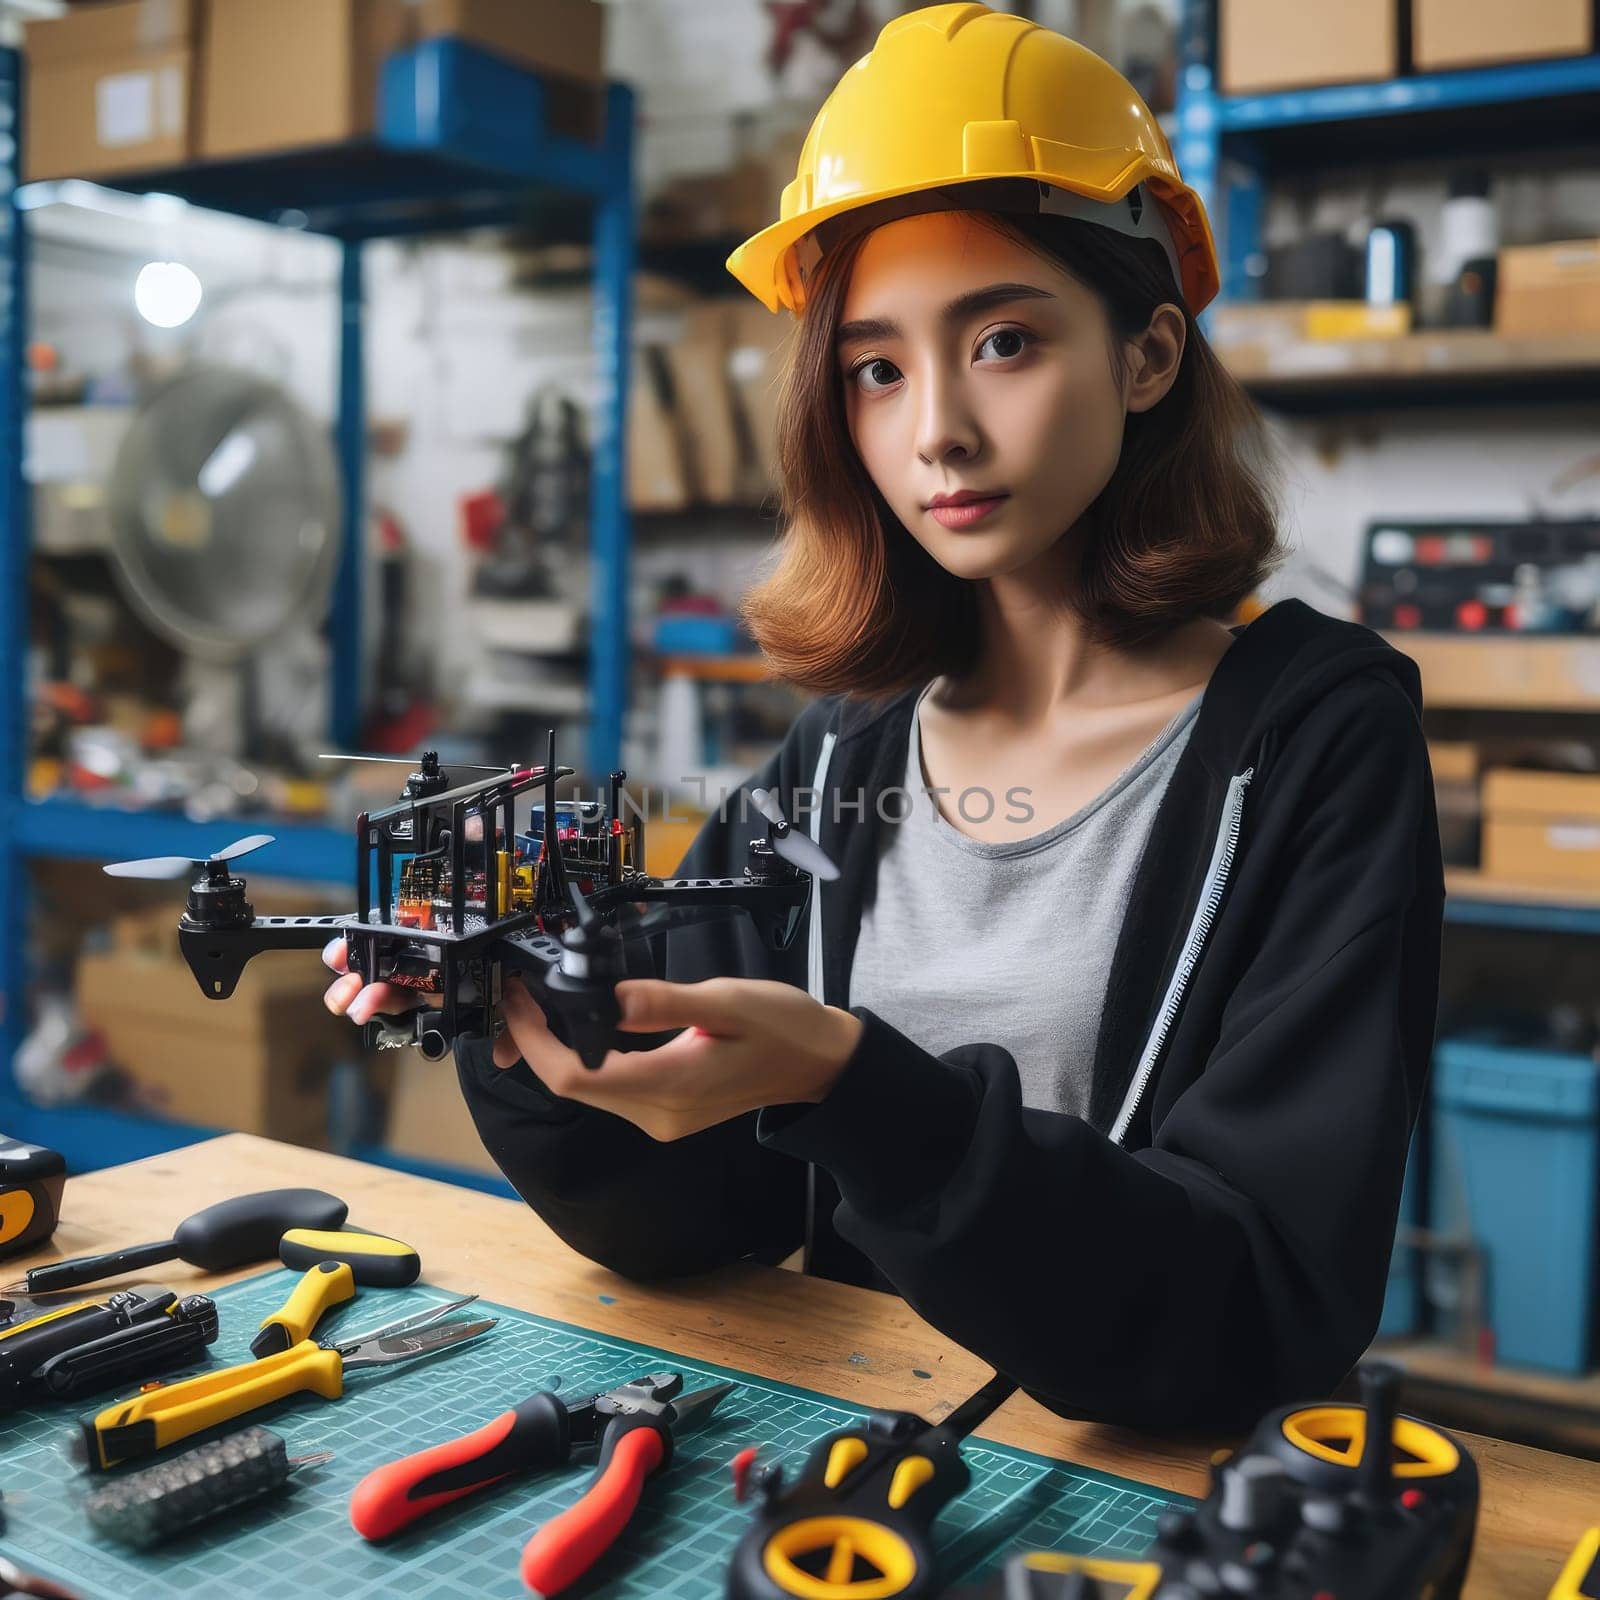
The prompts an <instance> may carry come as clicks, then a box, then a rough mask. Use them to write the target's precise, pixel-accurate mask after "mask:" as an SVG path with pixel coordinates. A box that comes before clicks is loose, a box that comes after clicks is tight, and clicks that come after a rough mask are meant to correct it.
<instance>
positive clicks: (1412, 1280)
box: [1378, 1136, 1422, 1339]
mask: <svg viewBox="0 0 1600 1600" xmlns="http://www.w3.org/2000/svg"><path fill="white" fill-rule="evenodd" d="M1421 1208H1422V1185H1421V1180H1420V1179H1419V1178H1418V1176H1417V1139H1416V1137H1415V1136H1413V1137H1412V1140H1411V1149H1410V1151H1409V1153H1408V1154H1407V1156H1406V1181H1405V1187H1404V1188H1403V1189H1401V1191H1400V1217H1399V1222H1398V1226H1400V1227H1402V1228H1405V1227H1415V1226H1416V1225H1417V1224H1419V1223H1420V1222H1421V1221H1422V1214H1421ZM1421 1306H1422V1270H1421V1265H1420V1263H1419V1262H1418V1260H1417V1252H1416V1250H1415V1249H1414V1248H1413V1247H1412V1246H1411V1245H1408V1244H1398V1243H1397V1244H1396V1245H1395V1247H1394V1254H1393V1255H1391V1256H1390V1257H1389V1282H1388V1286H1387V1287H1386V1288H1385V1290H1384V1294H1383V1315H1382V1316H1381V1317H1380V1318H1379V1319H1378V1337H1379V1338H1380V1339H1403V1338H1405V1337H1406V1336H1407V1335H1409V1334H1413V1333H1415V1332H1416V1331H1417V1328H1418V1326H1419V1324H1420V1321H1421V1314H1420V1313H1421Z"/></svg>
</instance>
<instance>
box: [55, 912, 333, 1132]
mask: <svg viewBox="0 0 1600 1600" xmlns="http://www.w3.org/2000/svg"><path fill="white" fill-rule="evenodd" d="M257 909H258V910H260V909H261V907H260V905H259V904H258V906H257ZM175 921H176V918H175V917H174V914H173V912H172V909H171V907H166V906H163V907H161V908H159V909H158V910H156V911H145V912H139V913H134V914H130V915H128V916H124V917H120V918H118V919H117V921H116V922H115V924H114V925H113V926H114V942H113V944H112V947H111V948H110V949H108V950H103V951H86V952H85V953H84V954H83V955H81V956H80V957H79V960H78V966H77V1000H78V1007H79V1009H80V1011H81V1012H82V1013H83V1016H84V1019H85V1021H87V1022H88V1023H89V1024H90V1025H91V1026H92V1027H94V1028H97V1029H98V1030H99V1031H100V1033H101V1034H102V1035H103V1036H104V1038H105V1040H106V1044H107V1047H108V1049H109V1051H110V1054H111V1058H112V1059H113V1060H114V1061H115V1062H116V1063H117V1064H118V1065H119V1066H121V1067H122V1068H124V1070H125V1071H126V1072H127V1073H128V1074H129V1076H130V1077H131V1078H132V1079H133V1080H134V1083H135V1085H136V1086H137V1089H138V1091H139V1094H140V1097H141V1098H142V1099H143V1100H145V1101H146V1102H147V1103H148V1104H149V1106H150V1107H151V1109H152V1110H154V1111H157V1112H159V1113H160V1114H161V1115H163V1116H167V1117H171V1118H172V1119H173V1120H175V1121H178V1122H188V1123H193V1124H195V1125H197V1126H200V1127H207V1128H225V1129H236V1130H238V1131H240V1132H243V1133H259V1134H265V1135H267V1136H268V1137H269V1138H273V1139H285V1140H288V1141H289V1142H290V1143H292V1144H304V1145H314V1146H318V1147H325V1146H326V1144H327V1084H328V1077H329V1073H330V1071H331V1069H332V1066H333V1064H334V1063H335V1062H336V1061H339V1060H341V1059H349V1058H351V1057H352V1056H356V1057H359V1056H360V1054H361V1041H360V1036H359V1034H358V1033H357V1032H356V1030H355V1029H354V1027H353V1025H352V1024H351V1023H349V1022H346V1021H344V1020H343V1019H342V1018H339V1017H335V1016H333V1015H331V1014H330V1013H329V1011H328V1010H327V1008H326V1007H325V1006H324V1005H323V1003H322V992H323V990H324V988H325V987H326V983H325V980H326V978H327V973H326V971H325V970H324V969H323V968H322V967H321V966H320V965H319V964H318V962H317V961H316V960H315V957H314V954H313V955H311V956H308V955H307V954H305V953H299V954H295V953H284V954H273V953H268V954H266V955H262V956H258V957H257V958H256V959H255V960H253V961H252V962H251V963H250V965H249V966H248V967H247V968H246V969H245V972H244V975H243V976H242V977H241V978H240V980H239V987H238V988H237V989H236V990H235V991H234V994H233V995H232V997H231V998H229V999H227V1000H221V1001H219V1000H208V999H206V997H205V996H204V995H203V994H201V992H200V989H199V987H198V985H197V984H196V983H195V980H194V976H193V974H192V973H191V972H190V971H189V968H188V965H187V964H186V963H185V962H184V960H183V958H182V957H181V956H180V955H179V954H178V950H177V941H176V938H175V937H174V933H173V928H174V923H175Z"/></svg>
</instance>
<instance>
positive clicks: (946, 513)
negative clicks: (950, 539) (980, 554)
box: [928, 494, 1011, 528]
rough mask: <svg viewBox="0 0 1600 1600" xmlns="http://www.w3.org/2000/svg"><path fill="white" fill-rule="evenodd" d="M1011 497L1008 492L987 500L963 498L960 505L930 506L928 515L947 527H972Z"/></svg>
mask: <svg viewBox="0 0 1600 1600" xmlns="http://www.w3.org/2000/svg"><path fill="white" fill-rule="evenodd" d="M1010 498H1011V496H1010V495H1007V494H997V495H992V496H991V497H990V498H989V499H987V500H963V501H962V502H961V504H960V505H950V506H930V507H929V508H928V515H929V516H931V517H933V518H934V519H935V520H937V521H939V522H941V523H943V524H944V526H945V527H947V528H970V527H972V525H973V524H974V523H977V522H982V521H983V519H984V518H985V517H986V516H988V515H989V513H990V512H991V511H993V510H994V509H995V507H996V506H1001V505H1004V504H1005V503H1006V501H1007V500H1009V499H1010Z"/></svg>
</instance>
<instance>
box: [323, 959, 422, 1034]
mask: <svg viewBox="0 0 1600 1600" xmlns="http://www.w3.org/2000/svg"><path fill="white" fill-rule="evenodd" d="M322 960H323V962H324V964H325V965H327V966H329V967H332V968H333V970H334V971H335V972H337V973H339V974H341V976H339V977H337V978H335V979H334V980H333V982H332V983H330V984H329V985H328V990H327V993H326V994H324V995H323V997H322V1003H323V1004H324V1005H325V1006H326V1007H327V1008H328V1009H329V1010H330V1011H331V1012H332V1013H333V1014H334V1016H336V1017H349V1019H350V1020H351V1021H352V1022H353V1023H355V1024H356V1025H357V1026H358V1027H359V1026H361V1025H363V1024H365V1023H368V1022H371V1021H372V1019H373V1017H375V1016H376V1015H377V1014H378V1013H379V1012H380V1011H383V1012H387V1013H389V1014H391V1015H392V1014H394V1013H397V1012H401V1011H414V1010H416V1008H417V1007H418V1006H420V1005H425V1004H427V1003H428V1001H430V1000H431V999H435V998H437V997H436V996H432V995H427V994H423V993H420V992H419V991H417V990H416V989H403V988H401V987H400V986H399V985H398V984H394V983H368V982H367V981H366V980H365V979H364V978H363V977H362V976H361V974H360V973H359V972H352V971H351V970H350V948H349V946H348V944H347V943H346V942H345V941H344V940H343V939H335V940H334V941H333V942H332V943H331V944H329V945H328V946H327V948H326V949H324V950H323V952H322Z"/></svg>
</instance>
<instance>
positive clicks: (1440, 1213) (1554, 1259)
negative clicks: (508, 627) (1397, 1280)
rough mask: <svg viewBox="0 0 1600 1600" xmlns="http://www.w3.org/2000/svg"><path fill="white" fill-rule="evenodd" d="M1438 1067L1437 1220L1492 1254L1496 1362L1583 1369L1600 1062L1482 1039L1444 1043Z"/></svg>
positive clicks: (1589, 1318) (1589, 1311)
mask: <svg viewBox="0 0 1600 1600" xmlns="http://www.w3.org/2000/svg"><path fill="white" fill-rule="evenodd" d="M1434 1063H1435V1068H1434V1089H1433V1100H1434V1120H1433V1161H1432V1168H1431V1182H1430V1193H1429V1199H1430V1206H1429V1214H1430V1218H1431V1225H1432V1227H1433V1228H1434V1229H1436V1230H1438V1231H1439V1232H1442V1233H1445V1234H1469V1235H1470V1236H1471V1237H1473V1238H1475V1239H1476V1240H1477V1241H1478V1242H1479V1243H1480V1244H1481V1245H1482V1247H1483V1250H1484V1253H1485V1257H1486V1277H1487V1282H1486V1285H1485V1295H1484V1302H1485V1309H1486V1314H1487V1317H1488V1321H1489V1326H1490V1327H1491V1329H1492V1330H1493V1332H1494V1337H1495V1353H1496V1359H1497V1360H1499V1361H1501V1362H1504V1363H1506V1364H1507V1365H1511V1366H1529V1367H1542V1368H1545V1369H1547V1370H1549V1371H1553V1372H1566V1373H1579V1372H1586V1371H1587V1370H1588V1369H1589V1364H1590V1354H1591V1351H1592V1348H1593V1331H1594V1277H1595V1252H1596V1236H1595V1209H1596V1207H1595V1199H1596V1190H1597V1187H1600V1170H1597V1168H1600V1162H1597V1132H1596V1124H1597V1122H1600V1065H1597V1064H1596V1063H1595V1062H1594V1061H1593V1060H1591V1059H1590V1058H1589V1057H1588V1056H1578V1055H1568V1054H1563V1053H1561V1052H1558V1051H1553V1050H1536V1049H1526V1048H1522V1047H1520V1046H1515V1045H1508V1044H1503V1043H1499V1042H1496V1041H1494V1040H1492V1039H1483V1038H1466V1039H1447V1040H1444V1041H1442V1042H1441V1043H1440V1044H1439V1046H1438V1048H1437V1050H1436V1051H1435V1054H1434Z"/></svg>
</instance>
